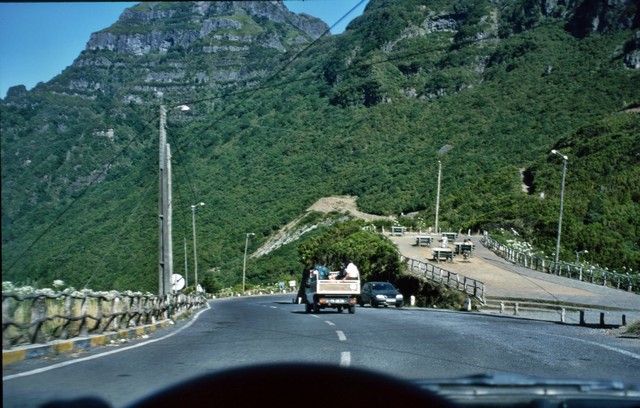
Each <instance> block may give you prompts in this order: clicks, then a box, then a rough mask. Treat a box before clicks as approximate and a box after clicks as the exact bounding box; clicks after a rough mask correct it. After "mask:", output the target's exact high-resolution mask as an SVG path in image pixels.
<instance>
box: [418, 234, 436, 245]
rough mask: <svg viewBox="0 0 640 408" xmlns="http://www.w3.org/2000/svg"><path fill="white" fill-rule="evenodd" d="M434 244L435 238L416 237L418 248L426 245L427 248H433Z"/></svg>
mask: <svg viewBox="0 0 640 408" xmlns="http://www.w3.org/2000/svg"><path fill="white" fill-rule="evenodd" d="M432 242H433V237H430V236H426V235H418V236H417V237H416V245H417V246H422V245H423V244H424V245H426V246H431V243H432Z"/></svg>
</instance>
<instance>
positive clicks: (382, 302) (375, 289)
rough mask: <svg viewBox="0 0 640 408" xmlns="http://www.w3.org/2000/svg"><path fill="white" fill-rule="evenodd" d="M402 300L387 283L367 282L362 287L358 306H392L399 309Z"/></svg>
mask: <svg viewBox="0 0 640 408" xmlns="http://www.w3.org/2000/svg"><path fill="white" fill-rule="evenodd" d="M403 300H404V298H403V297H402V293H400V292H399V291H398V289H396V288H395V286H393V285H392V284H390V283H389V282H367V283H365V284H364V285H362V289H361V291H360V296H359V297H358V304H359V305H360V306H364V305H365V304H370V305H371V306H373V307H378V306H384V307H387V306H389V305H394V306H395V307H401V306H402V302H403Z"/></svg>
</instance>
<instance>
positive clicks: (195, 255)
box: [191, 202, 204, 292]
mask: <svg viewBox="0 0 640 408" xmlns="http://www.w3.org/2000/svg"><path fill="white" fill-rule="evenodd" d="M198 206H200V207H204V203H203V202H200V203H198V204H193V205H192V206H191V221H192V224H193V269H194V271H195V272H194V273H195V281H196V283H195V288H196V292H197V291H198V250H197V246H196V207H198Z"/></svg>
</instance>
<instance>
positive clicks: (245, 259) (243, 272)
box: [242, 232, 256, 294]
mask: <svg viewBox="0 0 640 408" xmlns="http://www.w3.org/2000/svg"><path fill="white" fill-rule="evenodd" d="M252 235H256V234H254V233H253V232H247V236H246V239H245V241H244V261H243V262H242V294H244V292H245V278H246V275H247V247H248V246H249V237H250V236H252Z"/></svg>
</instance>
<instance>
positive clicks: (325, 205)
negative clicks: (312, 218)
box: [307, 196, 394, 221]
mask: <svg viewBox="0 0 640 408" xmlns="http://www.w3.org/2000/svg"><path fill="white" fill-rule="evenodd" d="M357 198H358V197H355V196H332V197H322V198H321V199H319V200H318V201H316V202H315V203H314V204H313V205H312V206H311V207H309V208H308V209H307V211H318V212H322V213H330V212H338V213H343V214H351V215H352V216H354V217H356V218H360V219H363V220H366V221H374V220H390V219H393V218H394V217H391V216H381V215H374V214H367V213H363V212H362V211H359V210H358V205H357V204H356V200H357Z"/></svg>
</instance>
